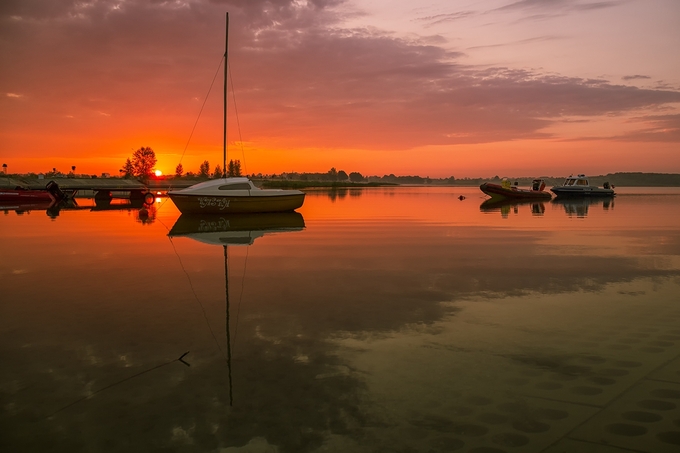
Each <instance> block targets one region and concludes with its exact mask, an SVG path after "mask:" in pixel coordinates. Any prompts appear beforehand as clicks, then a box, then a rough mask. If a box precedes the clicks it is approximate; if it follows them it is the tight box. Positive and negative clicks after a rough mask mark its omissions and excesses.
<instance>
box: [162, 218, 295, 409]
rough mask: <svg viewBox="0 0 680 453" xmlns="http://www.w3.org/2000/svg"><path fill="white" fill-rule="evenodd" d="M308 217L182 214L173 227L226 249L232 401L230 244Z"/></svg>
mask: <svg viewBox="0 0 680 453" xmlns="http://www.w3.org/2000/svg"><path fill="white" fill-rule="evenodd" d="M304 228H305V220H304V218H303V217H302V214H300V213H299V212H277V213H259V214H225V215H191V214H182V215H180V217H179V218H178V219H177V221H176V222H175V224H174V225H173V227H172V228H171V229H170V232H169V233H168V236H169V237H170V238H176V237H186V238H190V239H193V240H195V241H198V242H202V243H204V244H209V245H217V246H222V249H223V251H224V286H225V289H224V293H225V302H226V304H225V312H226V315H225V318H226V319H225V325H226V337H227V368H228V373H229V405H230V406H232V405H233V403H234V398H233V389H232V379H231V330H230V320H229V316H230V314H229V253H228V247H227V246H230V245H231V246H235V245H241V246H249V245H252V244H253V243H254V242H255V239H257V238H259V237H262V236H265V235H268V234H274V233H286V232H290V231H301V230H303V229H304Z"/></svg>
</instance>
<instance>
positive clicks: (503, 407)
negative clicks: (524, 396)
mask: <svg viewBox="0 0 680 453" xmlns="http://www.w3.org/2000/svg"><path fill="white" fill-rule="evenodd" d="M496 407H497V408H498V410H499V411H501V412H506V413H511V414H517V413H519V412H524V411H526V409H527V406H526V404H521V403H502V404H499V405H498V406H496Z"/></svg>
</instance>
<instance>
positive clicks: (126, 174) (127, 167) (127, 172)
mask: <svg viewBox="0 0 680 453" xmlns="http://www.w3.org/2000/svg"><path fill="white" fill-rule="evenodd" d="M120 172H121V173H122V174H123V178H125V179H128V178H132V177H133V176H134V175H135V167H134V166H133V165H132V161H131V160H130V158H129V157H128V158H127V160H126V161H125V164H124V165H123V168H121V169H120Z"/></svg>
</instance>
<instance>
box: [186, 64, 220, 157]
mask: <svg viewBox="0 0 680 453" xmlns="http://www.w3.org/2000/svg"><path fill="white" fill-rule="evenodd" d="M223 61H224V56H222V58H221V59H220V64H219V65H217V71H215V75H214V76H213V79H212V82H211V83H210V88H208V93H207V94H206V95H205V99H203V105H201V110H200V111H199V112H198V117H197V118H196V122H194V127H193V128H192V129H191V134H189V139H188V140H187V144H186V145H185V146H184V151H182V155H181V156H180V158H179V163H178V165H179V164H181V163H182V159H184V154H185V153H186V152H187V148H189V142H191V137H193V136H194V131H196V126H197V125H198V120H199V119H200V118H201V113H203V108H204V107H205V103H206V102H208V96H210V92H211V91H212V88H213V85H215V79H217V75H218V74H219V73H220V68H221V67H222V62H223Z"/></svg>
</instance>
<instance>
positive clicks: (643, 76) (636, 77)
mask: <svg viewBox="0 0 680 453" xmlns="http://www.w3.org/2000/svg"><path fill="white" fill-rule="evenodd" d="M621 79H622V80H626V81H628V80H644V79H651V77H649V76H646V75H637V74H636V75H629V76H623V77H621Z"/></svg>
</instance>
